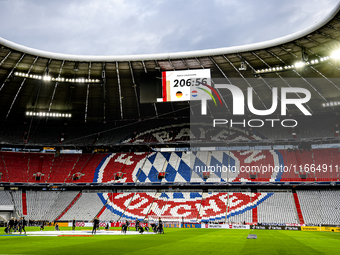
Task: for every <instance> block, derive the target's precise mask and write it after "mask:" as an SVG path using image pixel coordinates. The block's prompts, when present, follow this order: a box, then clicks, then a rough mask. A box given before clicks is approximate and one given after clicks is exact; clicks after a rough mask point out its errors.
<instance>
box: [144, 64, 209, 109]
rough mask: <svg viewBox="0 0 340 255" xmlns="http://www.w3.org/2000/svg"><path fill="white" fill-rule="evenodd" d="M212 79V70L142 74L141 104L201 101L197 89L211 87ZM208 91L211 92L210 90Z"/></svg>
mask: <svg viewBox="0 0 340 255" xmlns="http://www.w3.org/2000/svg"><path fill="white" fill-rule="evenodd" d="M210 78H211V74H210V69H199V70H183V71H165V72H161V73H159V72H158V73H156V72H154V73H148V74H141V78H140V102H141V103H156V102H178V101H190V100H199V97H197V94H198V91H197V89H196V88H197V87H198V86H199V85H202V84H207V85H210ZM207 90H209V91H210V89H209V88H207Z"/></svg>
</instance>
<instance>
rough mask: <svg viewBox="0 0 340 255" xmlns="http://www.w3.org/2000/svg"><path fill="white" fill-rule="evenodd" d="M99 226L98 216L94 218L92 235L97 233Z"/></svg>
mask: <svg viewBox="0 0 340 255" xmlns="http://www.w3.org/2000/svg"><path fill="white" fill-rule="evenodd" d="M97 226H99V219H98V217H96V218H94V220H93V229H92V235H93V234H96V233H97Z"/></svg>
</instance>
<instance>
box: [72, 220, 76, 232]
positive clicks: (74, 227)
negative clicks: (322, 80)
mask: <svg viewBox="0 0 340 255" xmlns="http://www.w3.org/2000/svg"><path fill="white" fill-rule="evenodd" d="M74 230H76V218H73V221H72V231H74Z"/></svg>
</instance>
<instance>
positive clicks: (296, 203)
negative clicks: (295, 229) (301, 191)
mask: <svg viewBox="0 0 340 255" xmlns="http://www.w3.org/2000/svg"><path fill="white" fill-rule="evenodd" d="M293 196H294V202H295V207H296V212H297V215H298V217H299V221H300V224H305V222H304V220H303V216H302V211H301V206H300V202H299V198H298V196H297V194H296V192H295V190H294V191H293Z"/></svg>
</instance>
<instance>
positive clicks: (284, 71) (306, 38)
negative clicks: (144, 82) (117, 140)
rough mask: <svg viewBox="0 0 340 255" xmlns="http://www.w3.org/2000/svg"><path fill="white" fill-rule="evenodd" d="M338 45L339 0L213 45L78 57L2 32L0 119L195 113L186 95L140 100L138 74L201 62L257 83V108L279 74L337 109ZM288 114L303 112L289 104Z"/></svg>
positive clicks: (244, 82) (316, 109)
mask: <svg viewBox="0 0 340 255" xmlns="http://www.w3.org/2000/svg"><path fill="white" fill-rule="evenodd" d="M283 25H284V24H283ZM258 29H261V28H258ZM226 32H227V31H226ZM339 50H340V3H339V4H338V5H337V6H336V8H334V9H333V10H332V11H331V12H330V13H329V14H328V15H327V16H326V17H324V18H323V19H322V20H321V21H319V22H318V23H315V24H314V25H313V26H311V27H308V28H306V29H304V30H302V31H299V32H296V33H293V34H290V35H287V36H284V37H281V38H277V39H274V40H269V41H265V42H260V43H254V44H249V45H242V46H236V47H227V48H219V49H211V50H199V51H189V52H178V53H164V54H145V55H123V56H87V55H81V56H79V55H67V54H58V53H52V52H46V51H41V50H37V49H32V48H28V47H25V46H22V45H18V44H16V43H13V42H10V41H8V40H5V39H3V38H0V120H2V121H3V120H23V119H25V118H26V113H27V112H44V113H52V112H53V113H60V114H72V120H75V121H80V122H90V121H95V122H105V121H117V120H129V119H131V120H132V119H133V120H136V119H143V118H148V117H155V116H172V117H176V116H179V115H181V114H182V115H183V116H184V115H187V114H190V111H186V110H185V109H187V108H188V102H173V103H147V104H141V103H139V82H140V76H141V74H142V73H150V72H158V71H170V70H189V69H202V68H204V69H207V68H209V69H211V74H212V78H223V79H225V80H226V81H229V82H230V81H233V80H234V79H238V84H237V86H239V87H240V88H241V89H242V90H246V89H247V87H249V86H250V87H253V88H254V89H255V90H256V92H257V94H258V95H259V98H258V99H257V100H255V101H254V106H255V107H256V108H257V109H260V108H261V107H262V108H263V106H267V107H268V108H270V106H271V103H272V102H271V100H272V97H271V95H272V91H271V87H273V86H274V85H273V84H270V83H268V79H269V80H271V79H272V80H274V79H275V80H278V82H277V83H275V87H287V86H291V87H294V86H298V87H303V88H306V89H308V90H310V91H311V93H312V99H311V100H310V102H309V103H308V106H309V108H310V110H311V111H312V112H313V114H323V113H325V112H330V113H336V111H337V108H338V107H340V98H339V93H340V82H339V81H338V80H337V78H339V77H340V67H339V64H338V61H340V53H339V52H340V51H339ZM338 57H339V59H338ZM241 66H242V67H243V68H241V70H240V67H241ZM244 67H246V68H244ZM242 69H245V70H242ZM250 78H257V79H252V80H251V81H250V80H248V79H250ZM262 78H267V79H262ZM290 78H296V79H294V80H290ZM311 78H320V79H311ZM239 81H241V82H239ZM224 103H225V104H229V103H228V102H224ZM181 109H184V110H183V111H181ZM174 112H175V113H174ZM176 112H177V113H176ZM289 113H290V114H298V113H299V111H298V110H297V109H293V108H292V109H289ZM167 114H168V115H167ZM46 118H48V117H46Z"/></svg>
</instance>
